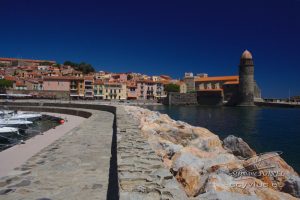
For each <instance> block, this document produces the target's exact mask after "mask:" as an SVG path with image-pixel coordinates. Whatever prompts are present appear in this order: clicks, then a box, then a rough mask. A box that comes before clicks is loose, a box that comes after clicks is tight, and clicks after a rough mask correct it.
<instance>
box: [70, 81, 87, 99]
mask: <svg viewBox="0 0 300 200" xmlns="http://www.w3.org/2000/svg"><path fill="white" fill-rule="evenodd" d="M70 97H71V98H75V99H79V98H83V97H84V82H83V77H81V78H80V77H70Z"/></svg>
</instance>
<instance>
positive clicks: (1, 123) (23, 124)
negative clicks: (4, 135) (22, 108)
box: [0, 119, 32, 129]
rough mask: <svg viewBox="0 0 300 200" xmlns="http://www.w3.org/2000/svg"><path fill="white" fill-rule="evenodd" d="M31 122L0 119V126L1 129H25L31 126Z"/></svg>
mask: <svg viewBox="0 0 300 200" xmlns="http://www.w3.org/2000/svg"><path fill="white" fill-rule="evenodd" d="M31 124H32V122H31V121H27V120H21V119H0V126H2V127H15V128H21V129H27V128H28V126H29V125H31Z"/></svg>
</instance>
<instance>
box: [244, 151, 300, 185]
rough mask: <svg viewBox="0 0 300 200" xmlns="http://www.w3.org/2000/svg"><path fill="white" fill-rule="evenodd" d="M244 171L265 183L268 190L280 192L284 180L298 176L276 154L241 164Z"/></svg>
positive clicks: (260, 156)
mask: <svg viewBox="0 0 300 200" xmlns="http://www.w3.org/2000/svg"><path fill="white" fill-rule="evenodd" d="M243 165H244V167H245V169H246V170H247V171H250V172H255V173H256V174H257V176H256V177H257V178H259V179H260V180H262V181H263V182H265V183H267V184H268V185H269V187H270V188H273V189H275V190H278V191H281V189H282V188H283V186H284V185H285V180H287V179H288V178H289V177H292V176H296V177H299V176H298V174H297V173H296V172H295V171H294V169H293V168H292V167H291V166H289V165H288V164H287V163H286V162H285V161H284V160H283V159H282V158H281V157H280V156H279V154H278V153H276V152H270V153H266V154H262V155H257V156H254V157H252V158H250V159H248V160H246V161H245V162H244V163H243Z"/></svg>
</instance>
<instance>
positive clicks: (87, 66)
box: [64, 61, 95, 74]
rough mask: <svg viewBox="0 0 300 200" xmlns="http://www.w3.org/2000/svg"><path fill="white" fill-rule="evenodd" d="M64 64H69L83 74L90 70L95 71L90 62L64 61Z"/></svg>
mask: <svg viewBox="0 0 300 200" xmlns="http://www.w3.org/2000/svg"><path fill="white" fill-rule="evenodd" d="M64 65H69V66H71V67H73V68H74V69H75V70H78V71H81V72H82V73H84V74H88V73H90V72H95V69H94V67H93V66H92V65H91V64H88V63H85V62H81V63H79V64H78V63H74V62H72V61H65V62H64Z"/></svg>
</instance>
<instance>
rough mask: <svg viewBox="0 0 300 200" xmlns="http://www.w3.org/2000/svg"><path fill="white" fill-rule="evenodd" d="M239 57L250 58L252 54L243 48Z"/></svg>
mask: <svg viewBox="0 0 300 200" xmlns="http://www.w3.org/2000/svg"><path fill="white" fill-rule="evenodd" d="M241 59H252V54H251V53H250V51H248V50H245V51H244V52H243V54H242V56H241Z"/></svg>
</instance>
